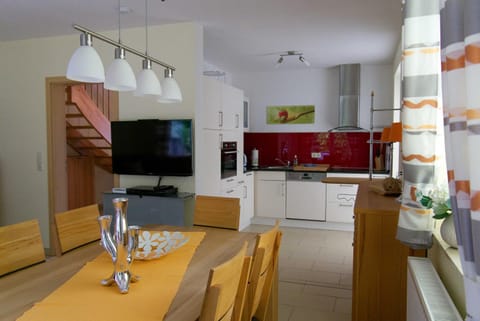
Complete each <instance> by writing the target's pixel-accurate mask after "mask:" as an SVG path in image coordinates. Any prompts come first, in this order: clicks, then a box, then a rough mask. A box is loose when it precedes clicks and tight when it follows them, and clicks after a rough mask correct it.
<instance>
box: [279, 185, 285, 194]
mask: <svg viewBox="0 0 480 321" xmlns="http://www.w3.org/2000/svg"><path fill="white" fill-rule="evenodd" d="M280 187H281V191H280V192H281V195H282V196H285V183H282V184H281V185H280Z"/></svg>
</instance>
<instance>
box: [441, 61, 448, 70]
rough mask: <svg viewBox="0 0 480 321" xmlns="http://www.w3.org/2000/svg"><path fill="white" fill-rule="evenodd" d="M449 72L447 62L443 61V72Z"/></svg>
mask: <svg viewBox="0 0 480 321" xmlns="http://www.w3.org/2000/svg"><path fill="white" fill-rule="evenodd" d="M443 71H447V62H446V61H443V60H442V72H443Z"/></svg>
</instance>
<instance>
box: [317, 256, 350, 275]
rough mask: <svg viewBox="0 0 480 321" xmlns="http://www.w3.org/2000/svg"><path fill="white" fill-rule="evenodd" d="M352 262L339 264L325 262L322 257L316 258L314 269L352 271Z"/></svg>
mask: <svg viewBox="0 0 480 321" xmlns="http://www.w3.org/2000/svg"><path fill="white" fill-rule="evenodd" d="M352 268H353V267H352V264H343V263H342V264H339V263H329V262H325V260H323V259H322V258H320V259H317V260H315V262H314V263H313V266H312V270H313V271H323V272H338V273H352Z"/></svg>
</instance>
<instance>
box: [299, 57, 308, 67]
mask: <svg viewBox="0 0 480 321" xmlns="http://www.w3.org/2000/svg"><path fill="white" fill-rule="evenodd" d="M298 60H300V61H301V62H303V63H304V64H305V66H307V67H310V63H309V62H308V60H307V59H305V58H304V57H303V56H300V57H298Z"/></svg>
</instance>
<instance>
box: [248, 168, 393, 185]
mask: <svg viewBox="0 0 480 321" xmlns="http://www.w3.org/2000/svg"><path fill="white" fill-rule="evenodd" d="M247 170H248V171H250V170H253V171H277V172H278V171H283V172H293V171H300V172H328V173H344V174H349V173H350V174H368V168H363V167H362V168H359V167H340V166H335V165H333V166H331V165H329V164H300V165H296V166H278V165H266V166H259V167H248V168H247ZM373 174H378V175H388V174H389V172H388V171H386V170H374V171H373ZM366 179H367V180H368V178H366ZM366 179H365V178H356V177H355V178H347V177H345V178H344V177H341V178H340V177H339V178H334V177H332V178H330V177H329V178H327V179H325V183H336V184H358V182H360V181H364V180H366Z"/></svg>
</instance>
